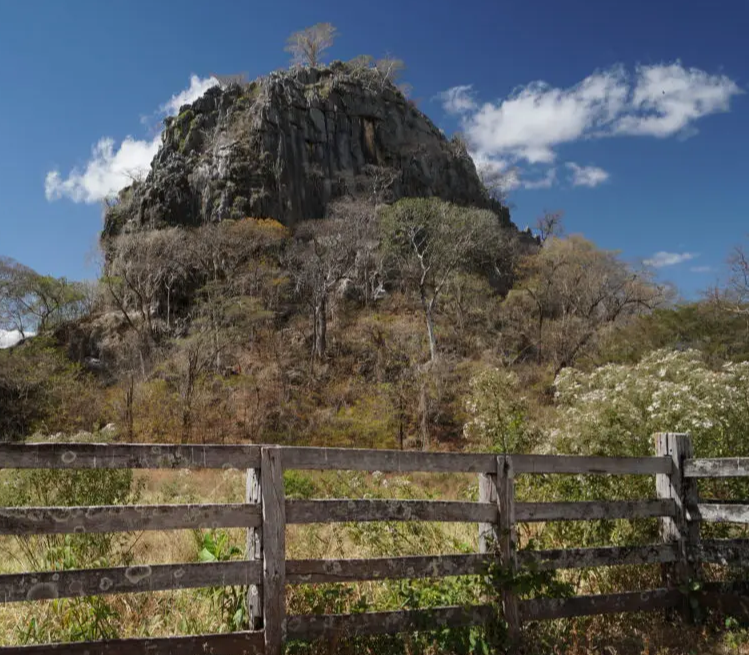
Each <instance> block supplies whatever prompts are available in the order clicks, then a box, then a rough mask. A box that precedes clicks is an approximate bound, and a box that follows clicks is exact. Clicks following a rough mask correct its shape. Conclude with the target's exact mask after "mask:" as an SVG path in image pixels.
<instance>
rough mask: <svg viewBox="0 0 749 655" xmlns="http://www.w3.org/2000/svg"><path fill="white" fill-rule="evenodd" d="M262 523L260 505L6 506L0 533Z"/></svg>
mask: <svg viewBox="0 0 749 655" xmlns="http://www.w3.org/2000/svg"><path fill="white" fill-rule="evenodd" d="M261 522H262V517H261V510H260V505H252V504H249V505H246V504H234V505H102V506H98V507H96V506H92V507H4V508H1V509H0V535H32V534H89V533H100V532H132V531H140V530H194V529H197V528H248V527H255V526H259V525H260V524H261Z"/></svg>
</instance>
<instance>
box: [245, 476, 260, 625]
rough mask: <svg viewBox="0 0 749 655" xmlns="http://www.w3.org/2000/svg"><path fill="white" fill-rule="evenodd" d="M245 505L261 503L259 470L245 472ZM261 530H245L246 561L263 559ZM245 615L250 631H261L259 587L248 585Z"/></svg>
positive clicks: (258, 528)
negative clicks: (247, 618)
mask: <svg viewBox="0 0 749 655" xmlns="http://www.w3.org/2000/svg"><path fill="white" fill-rule="evenodd" d="M246 502H247V503H254V504H258V503H261V502H262V494H261V491H260V469H248V470H247V495H246ZM262 539H263V529H262V527H257V528H248V529H247V559H248V560H262V559H263V542H262ZM247 613H248V615H249V628H250V630H262V629H263V599H262V597H261V596H260V587H259V586H258V585H250V587H249V589H248V590H247Z"/></svg>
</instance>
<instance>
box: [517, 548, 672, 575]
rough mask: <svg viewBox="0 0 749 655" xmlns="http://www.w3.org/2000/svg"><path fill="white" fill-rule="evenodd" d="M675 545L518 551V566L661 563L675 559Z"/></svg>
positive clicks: (541, 568)
mask: <svg viewBox="0 0 749 655" xmlns="http://www.w3.org/2000/svg"><path fill="white" fill-rule="evenodd" d="M677 550H678V549H677V547H676V545H675V544H655V545H652V546H606V547H602V548H560V549H556V550H521V551H520V552H518V560H519V562H520V565H521V566H528V567H531V568H535V569H536V570H538V571H554V570H557V569H587V568H593V567H596V566H632V565H638V564H662V563H665V562H675V561H676V560H677V558H678V552H677Z"/></svg>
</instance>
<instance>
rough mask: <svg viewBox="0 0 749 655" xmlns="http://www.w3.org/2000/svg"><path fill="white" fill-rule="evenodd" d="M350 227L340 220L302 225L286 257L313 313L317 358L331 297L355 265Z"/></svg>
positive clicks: (321, 352)
mask: <svg viewBox="0 0 749 655" xmlns="http://www.w3.org/2000/svg"><path fill="white" fill-rule="evenodd" d="M350 228H351V226H350V224H348V223H347V222H346V220H345V219H343V218H333V219H326V220H313V221H307V222H306V223H302V224H301V225H300V226H299V227H298V228H297V231H296V234H295V235H294V236H295V238H294V242H293V244H292V246H291V248H290V249H289V252H288V254H287V258H288V262H287V263H288V266H289V269H290V271H291V274H292V277H293V279H294V282H295V289H296V293H297V294H298V295H299V296H301V297H302V298H305V299H306V301H307V303H308V304H309V306H310V308H311V310H312V316H313V354H314V356H315V357H316V358H317V359H322V358H323V357H325V352H326V350H327V332H328V304H329V298H330V294H331V293H332V292H333V290H334V289H335V288H336V287H337V286H338V284H339V283H340V282H341V281H342V280H344V279H346V278H347V277H349V276H350V275H352V273H353V271H354V267H355V265H356V240H355V239H354V238H353V237H354V235H353V234H352V231H351V229H350Z"/></svg>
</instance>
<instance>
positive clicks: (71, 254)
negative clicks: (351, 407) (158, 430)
mask: <svg viewBox="0 0 749 655" xmlns="http://www.w3.org/2000/svg"><path fill="white" fill-rule="evenodd" d="M320 21H329V22H332V23H334V24H335V25H336V26H337V27H338V29H339V31H340V37H339V39H338V41H337V42H336V44H335V46H334V48H333V49H332V50H331V52H330V56H331V58H338V59H348V58H351V57H353V56H355V55H357V54H362V53H367V54H372V55H375V56H381V55H384V54H385V53H386V52H390V53H393V54H395V55H397V56H398V57H400V58H402V59H403V60H405V62H406V65H407V67H408V68H407V71H406V75H405V79H406V80H407V81H408V82H410V83H411V84H412V85H413V97H414V98H415V99H416V100H417V101H418V102H419V106H420V107H421V109H422V110H423V111H425V112H426V113H427V114H428V115H429V116H430V117H431V118H432V119H433V120H434V121H435V122H436V123H437V124H438V125H439V126H440V127H442V128H443V129H444V130H445V131H446V132H448V133H450V132H452V131H454V130H456V129H461V130H462V131H463V132H464V133H465V134H466V136H467V137H468V139H469V142H470V144H471V148H472V150H473V152H474V153H475V155H476V158H477V159H478V160H480V161H481V162H483V163H484V165H485V166H488V167H490V168H491V170H495V171H502V172H503V173H504V175H505V179H506V180H507V181H508V183H510V185H511V186H513V187H514V188H513V189H512V190H511V192H510V200H511V202H512V204H513V206H514V210H513V219H514V220H515V222H516V223H517V224H518V225H519V226H520V227H521V228H522V227H524V226H525V225H528V224H533V222H534V221H535V218H536V216H538V215H539V214H540V213H541V212H542V211H543V210H545V209H548V210H557V209H559V210H563V211H564V213H565V221H566V226H567V231H568V232H581V233H583V234H585V235H586V236H588V237H589V238H591V239H592V240H594V241H595V242H596V243H598V244H599V245H600V246H602V247H605V248H611V249H619V250H621V251H622V253H623V256H624V257H625V258H627V259H628V260H632V261H638V260H649V261H651V263H655V264H661V266H659V267H658V269H657V272H658V274H659V275H660V276H661V277H662V278H663V279H667V280H670V281H673V282H675V283H676V284H677V285H678V286H679V288H680V289H681V291H682V293H684V294H685V295H687V296H694V295H695V294H696V293H698V291H699V290H700V289H701V288H704V287H705V286H706V285H708V284H710V283H711V282H713V281H715V279H716V276H717V275H718V274H719V272H720V269H721V266H722V263H723V261H724V259H725V257H726V255H727V254H728V252H729V250H730V248H731V246H732V245H734V244H736V243H739V242H741V241H742V240H744V239H745V238H746V235H747V232H749V229H747V227H746V225H747V221H746V218H747V216H749V194H747V193H746V192H745V189H744V186H745V184H746V183H747V181H749V158H748V157H747V156H746V153H747V152H749V97H748V96H747V95H746V94H745V91H746V90H747V88H748V84H747V81H748V78H749V45H747V41H746V33H747V28H748V27H749V2H746V0H721V1H720V2H718V3H716V2H708V1H702V0H700V1H696V0H692V1H690V0H658V1H657V2H653V1H652V0H650V1H648V2H645V1H643V0H632V1H630V2H626V3H622V2H614V1H609V0H599V1H598V2H590V0H572V1H568V0H538V1H528V0H522V1H521V0H494V1H491V2H489V1H486V2H468V3H457V2H455V1H454V0H449V1H448V0H434V1H431V2H426V1H420V2H415V1H407V0H399V1H397V2H396V1H394V0H380V1H379V2H377V3H371V2H361V1H359V0H346V1H345V2H333V1H331V0H316V1H315V2H309V1H306V0H296V1H287V2H284V1H281V0H276V1H275V2H273V3H269V2H239V1H230V0H213V1H212V2H210V3H206V2H197V1H193V0H180V2H179V3H171V2H154V1H153V0H148V1H146V0H127V1H125V0H109V1H107V2H101V1H100V0H68V1H66V2H63V1H62V0H55V1H53V0H37V1H36V2H33V3H32V2H11V1H10V0H0V88H3V89H4V91H3V93H2V95H1V96H0V143H1V144H2V148H0V254H2V255H6V256H10V257H13V258H15V259H18V260H19V261H21V262H23V263H25V264H27V265H29V266H31V267H33V268H35V269H37V270H39V271H40V272H44V273H50V274H54V275H67V276H68V277H71V278H86V277H89V278H90V277H93V276H94V275H95V271H96V269H95V267H94V266H92V265H91V264H90V263H87V260H88V255H89V254H90V253H91V252H92V251H93V250H94V245H95V243H96V239H97V235H98V231H99V229H100V228H101V197H102V196H103V195H104V194H105V193H106V192H107V191H108V190H111V188H113V187H116V186H117V184H118V183H119V184H121V183H122V178H123V175H122V173H123V170H133V169H134V168H135V167H136V165H142V164H141V162H142V161H143V160H144V158H145V159H146V160H147V157H148V156H150V154H151V151H152V149H153V147H154V143H155V142H154V139H156V138H157V137H158V126H159V121H160V119H161V118H162V117H163V114H164V112H165V111H167V110H166V109H165V106H166V105H167V104H168V103H169V101H170V99H172V97H173V96H174V95H175V94H179V93H180V92H183V91H184V90H185V89H188V88H189V87H190V79H191V76H193V75H195V76H197V78H196V81H199V80H203V79H206V78H208V77H209V75H210V73H212V72H216V73H234V72H242V71H244V72H247V73H248V74H249V76H250V77H251V78H253V77H256V76H258V75H261V74H264V73H266V72H268V71H270V70H272V69H275V68H279V67H283V66H286V65H287V62H288V56H287V53H285V52H284V50H283V48H284V44H285V39H286V37H287V36H288V34H289V33H290V32H292V31H294V30H296V29H299V28H301V27H304V26H307V25H310V24H313V23H316V22H320ZM193 90H194V88H193ZM449 90H451V91H450V92H449V93H446V92H448V91H449ZM127 137H130V139H129V140H128V141H126V142H125V143H124V147H123V141H124V140H125V139H126V138H127ZM103 139H106V140H104V141H103ZM97 144H98V152H97V154H92V149H93V148H94V147H96V146H97ZM55 172H56V175H55ZM45 180H47V184H46V194H45ZM656 253H660V255H658V256H656Z"/></svg>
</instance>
